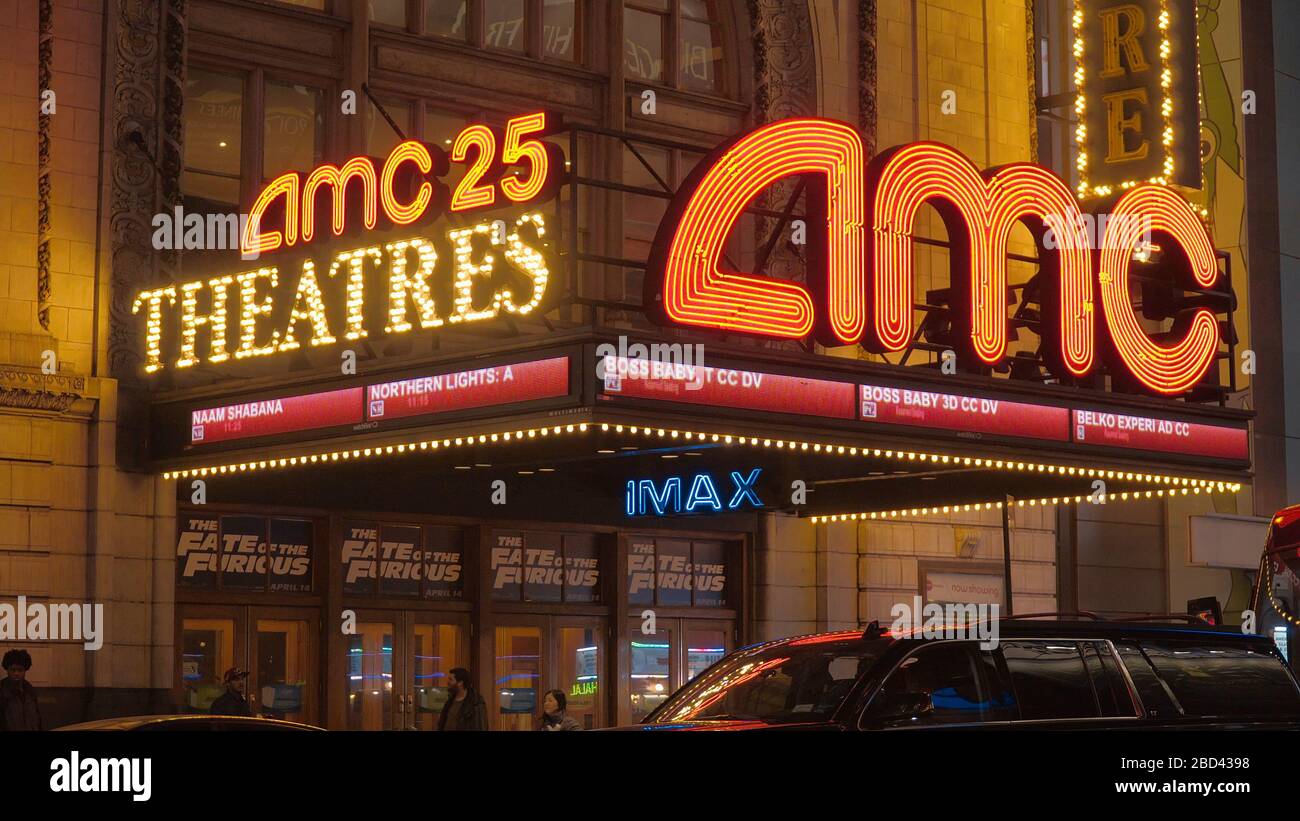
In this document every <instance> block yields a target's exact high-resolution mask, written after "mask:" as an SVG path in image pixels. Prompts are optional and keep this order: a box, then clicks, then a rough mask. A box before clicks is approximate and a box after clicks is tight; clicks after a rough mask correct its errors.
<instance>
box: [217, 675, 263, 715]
mask: <svg viewBox="0 0 1300 821" xmlns="http://www.w3.org/2000/svg"><path fill="white" fill-rule="evenodd" d="M225 682H226V692H224V693H222V694H221V695H219V696H217V697H216V698H215V699H213V700H212V707H211V708H209V709H208V712H209V713H211V714H212V715H214V716H252V715H253V709H252V708H251V707H249V706H248V699H246V698H244V688H245V687H247V686H248V671H247V670H241V669H240V668H238V667H231V668H230V669H229V670H227V671H226V675H225Z"/></svg>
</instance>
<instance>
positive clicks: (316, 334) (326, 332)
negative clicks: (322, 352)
mask: <svg viewBox="0 0 1300 821" xmlns="http://www.w3.org/2000/svg"><path fill="white" fill-rule="evenodd" d="M303 320H306V321H307V322H309V323H311V344H312V347H316V346H319V345H333V344H334V342H335V339H334V335H333V334H332V333H330V325H329V321H328V320H327V319H326V317H325V299H324V296H323V295H322V294H321V290H320V283H319V282H317V280H316V263H314V262H312V261H311V260H310V259H306V260H303V263H302V276H301V277H299V278H298V288H297V290H296V291H295V292H294V295H293V309H292V310H290V311H289V323H288V326H287V327H286V328H285V331H284V338H283V339H281V340H280V350H281V351H296V350H297V349H298V347H299V344H298V340H297V339H295V338H294V329H295V328H297V326H298V323H299V322H301V321H303Z"/></svg>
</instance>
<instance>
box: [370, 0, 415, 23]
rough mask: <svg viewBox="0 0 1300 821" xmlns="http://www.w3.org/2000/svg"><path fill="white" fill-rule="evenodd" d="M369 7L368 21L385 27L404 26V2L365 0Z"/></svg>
mask: <svg viewBox="0 0 1300 821" xmlns="http://www.w3.org/2000/svg"><path fill="white" fill-rule="evenodd" d="M366 1H367V3H368V4H369V5H370V20H371V22H374V23H383V24H384V25H386V26H399V27H403V28H404V27H405V26H406V0H366Z"/></svg>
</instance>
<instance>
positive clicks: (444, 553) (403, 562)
mask: <svg viewBox="0 0 1300 821" xmlns="http://www.w3.org/2000/svg"><path fill="white" fill-rule="evenodd" d="M463 549H464V531H463V530H461V529H460V528H458V527H447V526H439V525H425V526H423V527H421V526H419V525H399V524H381V523H378V522H366V521H348V522H344V523H343V547H342V556H341V558H342V567H341V572H342V575H343V593H344V594H345V595H348V596H376V595H378V596H400V597H409V598H416V597H419V598H422V599H426V600H452V599H460V598H463V597H464V591H465V580H464V578H463V574H462V572H461V570H462V565H461V552H462V550H463Z"/></svg>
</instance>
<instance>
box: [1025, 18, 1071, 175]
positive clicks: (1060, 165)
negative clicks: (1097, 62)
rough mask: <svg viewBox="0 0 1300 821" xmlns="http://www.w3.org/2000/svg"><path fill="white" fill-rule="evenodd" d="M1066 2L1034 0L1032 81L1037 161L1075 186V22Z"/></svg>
mask: <svg viewBox="0 0 1300 821" xmlns="http://www.w3.org/2000/svg"><path fill="white" fill-rule="evenodd" d="M1072 15H1073V9H1072V8H1071V7H1070V5H1069V4H1066V3H1035V4H1034V57H1035V60H1036V61H1037V64H1036V66H1035V71H1034V85H1035V88H1036V92H1037V95H1038V161H1039V162H1040V163H1042V164H1043V165H1045V166H1047V167H1048V168H1050V169H1052V170H1053V171H1055V172H1056V173H1057V174H1059V175H1060V176H1061V178H1062V179H1064V180H1066V182H1068V183H1069V185H1070V188H1071V189H1074V188H1075V187H1076V186H1077V185H1078V182H1079V170H1078V168H1077V167H1076V166H1075V160H1074V157H1075V143H1074V127H1075V120H1076V116H1075V112H1074V96H1075V91H1074V57H1073V51H1072V50H1073V48H1074V26H1073V24H1072Z"/></svg>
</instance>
